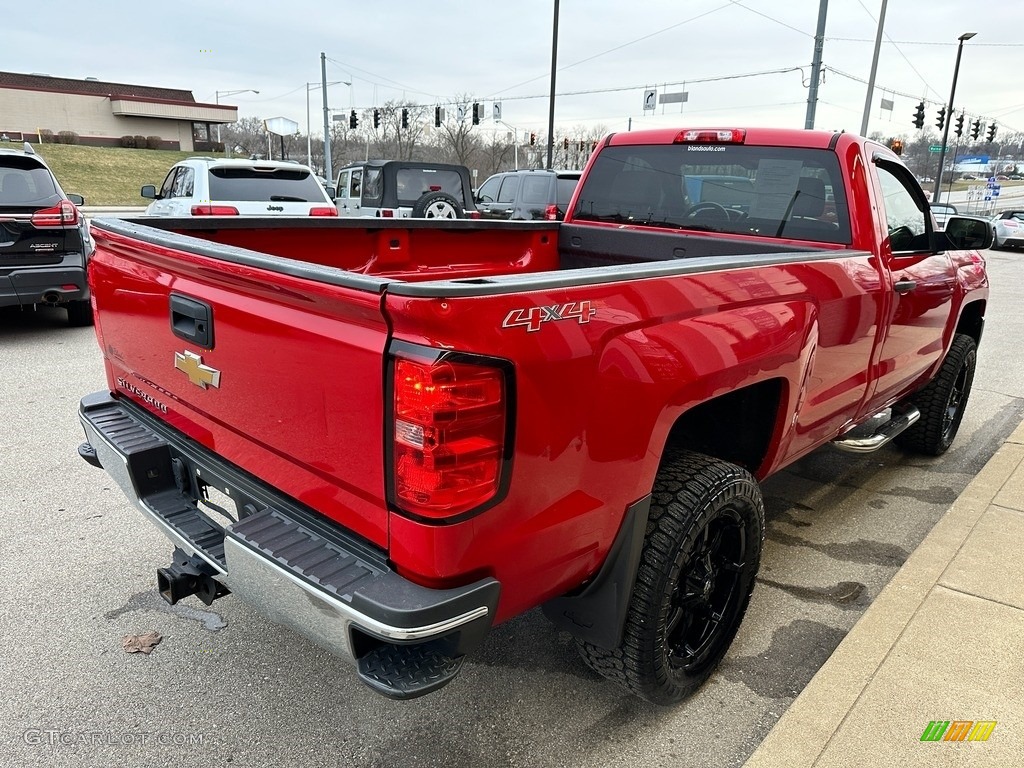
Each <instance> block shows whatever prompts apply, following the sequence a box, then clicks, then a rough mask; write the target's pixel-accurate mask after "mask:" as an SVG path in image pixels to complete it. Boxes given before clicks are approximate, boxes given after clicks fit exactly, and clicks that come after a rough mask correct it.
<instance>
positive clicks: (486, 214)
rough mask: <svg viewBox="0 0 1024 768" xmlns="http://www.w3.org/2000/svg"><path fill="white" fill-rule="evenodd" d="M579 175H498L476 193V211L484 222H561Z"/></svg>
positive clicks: (536, 172) (524, 172)
mask: <svg viewBox="0 0 1024 768" xmlns="http://www.w3.org/2000/svg"><path fill="white" fill-rule="evenodd" d="M580 175H581V172H580V171H548V170H521V171H505V172H504V173H496V174H494V175H493V176H491V177H489V178H488V179H487V181H485V182H484V183H483V184H481V185H480V188H479V189H478V190H477V191H476V196H475V199H476V209H477V210H478V211H480V216H481V217H482V218H485V219H516V220H520V219H521V220H526V221H529V220H533V219H546V220H548V221H561V220H562V219H563V218H564V217H565V211H566V209H567V208H568V207H569V200H571V199H572V193H573V192H574V191H575V190H576V184H577V183H578V182H579V180H580Z"/></svg>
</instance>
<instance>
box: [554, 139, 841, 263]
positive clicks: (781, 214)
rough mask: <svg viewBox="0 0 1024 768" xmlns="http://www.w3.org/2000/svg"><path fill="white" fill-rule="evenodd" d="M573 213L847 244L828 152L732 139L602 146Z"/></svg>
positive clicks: (636, 222) (838, 177) (601, 218)
mask: <svg viewBox="0 0 1024 768" xmlns="http://www.w3.org/2000/svg"><path fill="white" fill-rule="evenodd" d="M573 217H574V218H576V219H580V220H586V221H605V222H610V223H617V224H634V225H643V226H650V227H662V228H667V229H692V230H697V231H702V232H731V233H735V234H753V235H758V236H761V237H772V238H786V239H794V240H812V241H816V242H826V243H836V244H849V242H850V216H849V210H848V207H847V204H846V196H845V194H844V187H843V180H842V176H841V174H840V171H839V163H838V161H837V160H836V156H835V154H834V153H833V152H830V151H828V150H814V149H802V148H789V147H755V146H745V145H738V144H716V145H706V144H705V145H691V144H674V145H668V146H666V145H646V146H629V147H608V148H607V149H605V150H604V151H602V152H601V154H600V155H598V158H597V160H596V161H595V163H594V166H593V168H592V169H591V171H590V173H589V175H588V176H587V180H586V182H585V183H584V186H583V188H582V189H581V190H580V195H579V197H578V198H577V201H576V209H575V211H574V212H573Z"/></svg>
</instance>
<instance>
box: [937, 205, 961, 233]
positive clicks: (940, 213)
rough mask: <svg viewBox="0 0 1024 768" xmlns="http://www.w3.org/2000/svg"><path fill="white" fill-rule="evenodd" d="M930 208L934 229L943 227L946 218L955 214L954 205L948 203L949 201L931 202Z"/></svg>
mask: <svg viewBox="0 0 1024 768" xmlns="http://www.w3.org/2000/svg"><path fill="white" fill-rule="evenodd" d="M931 208H932V216H934V217H935V227H936V229H940V230H942V229H945V228H946V220H947V219H949V217H950V216H956V215H957V209H956V206H955V205H950V204H949V203H932V205H931Z"/></svg>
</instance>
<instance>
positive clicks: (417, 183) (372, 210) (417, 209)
mask: <svg viewBox="0 0 1024 768" xmlns="http://www.w3.org/2000/svg"><path fill="white" fill-rule="evenodd" d="M337 181H338V183H337V187H336V193H337V196H336V197H335V200H334V202H335V204H336V205H337V206H338V215H339V216H374V217H386V218H410V217H411V218H427V219H433V218H442V219H461V218H465V217H467V216H470V215H471V214H475V213H476V207H475V206H474V204H473V184H472V182H471V181H470V177H469V169H468V168H466V166H464V165H450V164H448V163H416V162H408V161H404V160H367V161H365V162H361V163H353V164H352V165H347V166H345V167H344V168H342V169H341V170H340V171H338V178H337Z"/></svg>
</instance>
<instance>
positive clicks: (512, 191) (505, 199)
mask: <svg viewBox="0 0 1024 768" xmlns="http://www.w3.org/2000/svg"><path fill="white" fill-rule="evenodd" d="M518 191H519V177H518V176H509V177H507V178H506V179H505V180H504V181H503V182H501V189H500V190H499V191H498V202H499V203H514V202H515V200H516V192H518Z"/></svg>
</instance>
